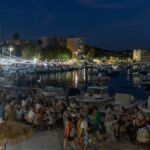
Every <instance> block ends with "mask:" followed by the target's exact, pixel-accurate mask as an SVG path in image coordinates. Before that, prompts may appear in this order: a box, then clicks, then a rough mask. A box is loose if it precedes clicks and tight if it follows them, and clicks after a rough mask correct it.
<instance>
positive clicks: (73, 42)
mask: <svg viewBox="0 0 150 150" xmlns="http://www.w3.org/2000/svg"><path fill="white" fill-rule="evenodd" d="M66 41H67V48H68V49H70V50H71V52H72V54H73V57H74V58H76V57H77V55H78V54H79V53H80V54H81V53H83V52H84V49H85V39H84V38H82V37H81V38H80V37H71V38H67V40H66Z"/></svg>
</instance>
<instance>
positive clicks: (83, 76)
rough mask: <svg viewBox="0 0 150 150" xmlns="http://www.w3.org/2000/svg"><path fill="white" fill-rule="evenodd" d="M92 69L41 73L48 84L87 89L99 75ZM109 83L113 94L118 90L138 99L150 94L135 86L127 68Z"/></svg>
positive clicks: (110, 92) (110, 91) (145, 97)
mask: <svg viewBox="0 0 150 150" xmlns="http://www.w3.org/2000/svg"><path fill="white" fill-rule="evenodd" d="M91 71H92V70H90V69H83V70H80V71H73V72H63V73H52V74H46V75H41V79H42V81H43V82H44V83H45V84H46V85H50V86H55V87H62V88H64V89H66V88H69V87H76V88H80V89H81V90H82V91H86V89H87V87H88V86H92V85H94V82H93V77H95V78H96V77H97V75H93V74H91ZM107 85H108V86H109V94H110V95H112V96H113V95H114V94H115V93H117V92H121V93H128V94H132V95H133V96H134V97H135V98H136V99H137V100H143V99H144V100H145V99H147V98H148V96H150V91H145V90H144V88H143V87H141V86H134V84H133V79H132V77H131V76H128V75H127V71H125V70H124V71H122V72H121V73H120V74H119V75H118V76H116V77H111V81H110V82H109V83H108V84H107Z"/></svg>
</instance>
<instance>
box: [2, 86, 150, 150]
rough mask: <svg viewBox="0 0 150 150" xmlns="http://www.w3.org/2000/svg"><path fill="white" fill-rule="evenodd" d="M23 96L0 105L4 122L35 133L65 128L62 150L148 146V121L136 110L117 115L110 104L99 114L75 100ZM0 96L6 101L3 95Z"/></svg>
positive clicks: (33, 94) (31, 92)
mask: <svg viewBox="0 0 150 150" xmlns="http://www.w3.org/2000/svg"><path fill="white" fill-rule="evenodd" d="M26 93H27V94H26V95H25V94H23V95H22V93H21V92H20V95H22V96H20V98H18V100H16V99H15V98H11V101H9V100H7V101H6V102H5V104H3V103H1V104H0V106H1V108H2V106H4V110H3V112H4V120H6V121H19V122H23V123H26V124H28V125H30V126H32V127H33V129H35V130H36V131H43V130H50V131H51V130H55V129H56V128H61V129H62V130H63V128H64V150H67V147H68V145H70V143H71V146H73V147H74V149H81V150H87V148H88V147H89V146H91V145H93V144H94V143H95V146H98V147H101V146H102V141H106V142H116V141H120V140H124V139H129V140H130V141H131V142H132V143H135V142H136V141H137V140H143V141H145V142H150V134H149V130H150V118H149V117H146V116H144V115H143V113H142V112H141V111H140V109H139V108H138V107H135V108H134V109H132V110H126V109H125V108H123V107H122V109H121V111H120V112H118V111H117V112H116V111H115V110H114V109H113V106H112V105H111V104H110V105H106V106H105V110H106V111H105V112H101V110H99V108H98V107H97V106H94V105H89V104H80V103H79V102H77V101H75V100H68V99H63V100H62V99H61V100H56V99H55V98H54V97H53V98H52V97H48V98H45V97H44V96H43V95H42V94H41V93H40V92H39V91H38V90H37V91H36V90H33V89H30V90H28V92H26ZM0 96H1V99H5V96H6V94H1V95H0ZM1 110H2V109H1ZM1 116H2V115H1Z"/></svg>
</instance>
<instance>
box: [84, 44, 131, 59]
mask: <svg viewBox="0 0 150 150" xmlns="http://www.w3.org/2000/svg"><path fill="white" fill-rule="evenodd" d="M89 53H92V54H93V57H94V58H97V57H104V56H106V57H111V56H112V57H119V58H127V57H130V58H132V50H121V51H119V50H108V49H103V48H99V47H93V46H89V45H86V46H85V54H86V55H88V54H89Z"/></svg>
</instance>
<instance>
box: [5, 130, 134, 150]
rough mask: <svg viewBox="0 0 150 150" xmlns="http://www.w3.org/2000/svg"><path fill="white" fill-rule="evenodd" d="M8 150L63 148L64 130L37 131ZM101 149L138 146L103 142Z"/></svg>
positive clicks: (53, 149)
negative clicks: (28, 138)
mask: <svg viewBox="0 0 150 150" xmlns="http://www.w3.org/2000/svg"><path fill="white" fill-rule="evenodd" d="M7 150H63V131H62V130H57V131H46V132H39V133H35V134H34V135H33V137H32V138H31V139H30V140H28V141H26V142H23V143H22V144H18V145H14V146H9V145H8V146H7ZM68 150H74V148H72V147H69V149H68ZM89 150H90V149H89ZM91 150H92V149H91ZM100 150H136V146H133V145H131V144H130V143H129V142H115V143H109V144H108V143H103V148H102V149H100Z"/></svg>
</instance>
